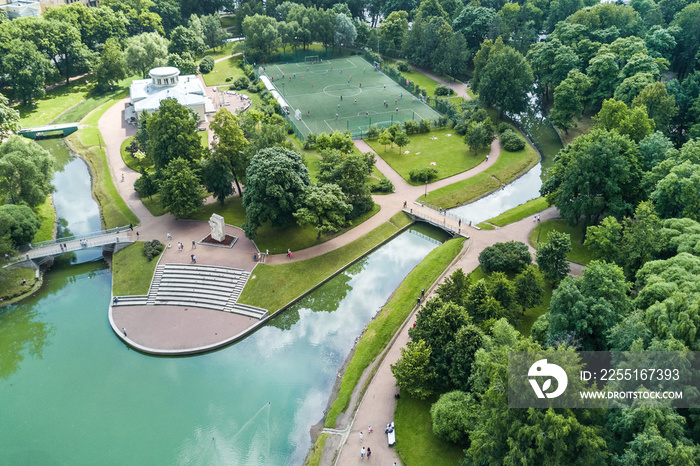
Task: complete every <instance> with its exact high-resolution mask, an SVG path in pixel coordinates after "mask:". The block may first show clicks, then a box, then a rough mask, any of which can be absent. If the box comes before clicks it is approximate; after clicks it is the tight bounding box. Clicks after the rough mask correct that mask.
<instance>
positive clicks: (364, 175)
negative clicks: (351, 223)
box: [317, 150, 374, 219]
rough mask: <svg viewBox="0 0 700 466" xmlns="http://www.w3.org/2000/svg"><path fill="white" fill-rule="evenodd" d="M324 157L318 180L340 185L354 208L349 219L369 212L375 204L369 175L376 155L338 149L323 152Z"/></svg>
mask: <svg viewBox="0 0 700 466" xmlns="http://www.w3.org/2000/svg"><path fill="white" fill-rule="evenodd" d="M321 155H322V156H323V159H322V160H321V161H319V163H318V167H319V170H318V175H317V177H318V180H319V181H320V182H321V183H333V184H337V185H338V186H340V189H341V190H342V191H343V193H344V194H345V196H346V198H347V201H348V203H349V204H350V205H351V206H352V210H351V211H350V213H349V214H348V215H347V216H346V217H347V218H349V219H353V218H357V217H358V216H360V215H362V214H364V213H365V212H369V211H370V210H372V207H373V206H374V202H373V201H372V196H371V188H370V183H369V176H370V175H371V173H372V167H373V166H374V155H373V154H371V153H367V154H343V153H341V152H340V151H338V150H325V151H322V152H321Z"/></svg>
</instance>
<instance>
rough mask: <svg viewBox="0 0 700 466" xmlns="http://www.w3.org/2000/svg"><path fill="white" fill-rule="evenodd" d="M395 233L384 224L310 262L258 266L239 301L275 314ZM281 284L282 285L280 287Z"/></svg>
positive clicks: (396, 229)
mask: <svg viewBox="0 0 700 466" xmlns="http://www.w3.org/2000/svg"><path fill="white" fill-rule="evenodd" d="M397 231H398V228H397V227H396V226H395V225H393V224H391V223H389V222H387V223H383V224H382V225H380V226H379V227H377V228H375V229H374V230H372V231H371V232H369V233H368V234H366V235H364V236H363V237H361V238H358V239H356V240H355V241H353V242H352V243H349V244H346V245H345V246H342V247H340V248H338V249H335V250H333V251H331V252H328V253H326V254H323V255H321V256H318V257H314V258H312V259H309V260H305V261H299V262H290V263H288V264H277V265H265V264H260V265H258V266H257V267H256V268H255V271H254V273H253V275H252V276H251V277H250V279H249V280H248V283H247V284H246V286H245V288H244V289H243V293H242V294H241V297H240V299H239V302H242V303H244V304H250V305H252V306H258V307H262V308H264V309H268V310H269V311H270V312H274V311H277V310H279V309H281V308H282V307H283V306H284V305H286V304H287V303H288V302H290V301H291V300H293V299H294V298H296V297H298V296H301V295H303V294H305V293H306V292H308V291H309V290H311V288H313V287H314V286H316V285H317V284H319V283H320V282H321V281H322V280H323V279H325V278H327V277H328V276H330V275H331V274H332V273H335V272H337V271H338V270H340V269H342V268H343V267H345V266H346V265H348V264H349V263H350V262H352V261H353V260H355V259H357V258H358V257H361V256H363V255H364V254H366V253H367V251H369V250H370V249H372V248H373V247H375V246H376V245H378V244H379V243H381V242H382V241H384V240H386V239H387V238H389V237H390V236H391V235H393V234H394V233H396V232H397ZM282 283H284V286H280V284H282Z"/></svg>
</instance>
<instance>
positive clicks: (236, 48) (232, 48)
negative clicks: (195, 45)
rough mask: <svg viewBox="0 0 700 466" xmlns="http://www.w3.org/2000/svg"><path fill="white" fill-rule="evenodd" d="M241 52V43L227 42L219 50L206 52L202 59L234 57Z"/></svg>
mask: <svg viewBox="0 0 700 466" xmlns="http://www.w3.org/2000/svg"><path fill="white" fill-rule="evenodd" d="M240 51H241V42H240V41H239V42H227V43H225V44H224V45H222V46H221V47H219V48H217V49H208V50H205V51H204V53H203V54H202V57H205V56H207V57H212V58H213V59H214V60H218V59H219V58H223V57H226V56H228V55H233V54H234V53H238V52H240Z"/></svg>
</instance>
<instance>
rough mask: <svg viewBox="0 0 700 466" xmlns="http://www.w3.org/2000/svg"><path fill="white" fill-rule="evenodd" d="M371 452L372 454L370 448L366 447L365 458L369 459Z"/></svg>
mask: <svg viewBox="0 0 700 466" xmlns="http://www.w3.org/2000/svg"><path fill="white" fill-rule="evenodd" d="M371 454H372V450H370V448H369V447H367V459H369V457H370V455H371Z"/></svg>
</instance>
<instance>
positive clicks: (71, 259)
mask: <svg viewBox="0 0 700 466" xmlns="http://www.w3.org/2000/svg"><path fill="white" fill-rule="evenodd" d="M71 236H73V233H72V232H71V231H70V229H69V228H68V221H67V220H66V219H65V218H62V217H58V218H57V219H56V238H58V239H61V238H68V237H71ZM77 260H78V256H76V254H75V253H74V252H67V253H65V254H61V255H60V256H56V258H55V259H54V263H55V264H58V265H69V264H74V263H75V262H76V261H77Z"/></svg>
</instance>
